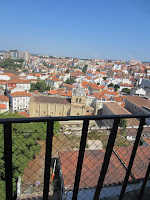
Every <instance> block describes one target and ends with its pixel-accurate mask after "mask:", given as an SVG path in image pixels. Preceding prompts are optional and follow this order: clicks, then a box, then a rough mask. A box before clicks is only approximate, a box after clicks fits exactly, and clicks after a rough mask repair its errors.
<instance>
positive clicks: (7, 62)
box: [0, 58, 24, 71]
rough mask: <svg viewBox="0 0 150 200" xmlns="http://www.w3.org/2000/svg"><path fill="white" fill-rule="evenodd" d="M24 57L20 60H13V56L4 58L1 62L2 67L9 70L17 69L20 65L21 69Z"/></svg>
mask: <svg viewBox="0 0 150 200" xmlns="http://www.w3.org/2000/svg"><path fill="white" fill-rule="evenodd" d="M22 61H24V60H22V59H19V60H13V59H11V58H7V59H4V60H2V62H0V67H2V68H4V69H5V68H6V69H8V70H15V71H16V70H17V67H19V68H20V69H21V68H22V63H23V62H22ZM16 62H17V63H20V64H16Z"/></svg>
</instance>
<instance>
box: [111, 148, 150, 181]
mask: <svg viewBox="0 0 150 200" xmlns="http://www.w3.org/2000/svg"><path fill="white" fill-rule="evenodd" d="M132 148H133V147H131V146H129V147H126V148H124V147H114V149H115V151H116V152H117V154H118V155H119V156H120V158H121V159H122V161H123V162H124V163H125V164H126V165H127V166H128V164H129V160H130V156H131V152H132ZM149 152H150V146H149V145H147V146H138V149H137V152H136V156H135V158H134V162H133V166H132V170H131V172H132V173H133V175H134V176H135V178H136V179H143V178H144V177H145V173H146V170H147V167H148V164H149V158H150V155H149Z"/></svg>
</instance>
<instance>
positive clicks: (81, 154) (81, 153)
mask: <svg viewBox="0 0 150 200" xmlns="http://www.w3.org/2000/svg"><path fill="white" fill-rule="evenodd" d="M88 126H89V120H87V119H85V120H84V122H83V128H82V136H81V141H80V150H79V156H78V163H77V169H76V175H75V183H74V189H73V196H72V199H73V200H77V196H78V190H79V184H80V177H81V171H82V164H83V159H84V152H85V146H86V138H87V132H88Z"/></svg>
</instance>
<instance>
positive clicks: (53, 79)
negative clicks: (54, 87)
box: [51, 76, 62, 81]
mask: <svg viewBox="0 0 150 200" xmlns="http://www.w3.org/2000/svg"><path fill="white" fill-rule="evenodd" d="M51 80H52V81H62V80H61V79H59V78H57V77H56V76H54V77H53V78H52V79H51Z"/></svg>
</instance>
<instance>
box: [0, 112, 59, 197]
mask: <svg viewBox="0 0 150 200" xmlns="http://www.w3.org/2000/svg"><path fill="white" fill-rule="evenodd" d="M20 117H21V118H23V117H22V116H19V115H16V113H15V114H12V113H9V114H0V118H20ZM60 128H61V126H60V124H59V122H54V134H58V130H59V129H60ZM45 139H46V123H44V122H40V123H28V124H26V123H16V124H12V152H13V153H12V161H13V191H14V192H15V190H16V181H17V178H18V176H22V175H23V173H24V170H25V169H26V167H27V164H28V161H30V160H32V159H34V157H35V154H38V153H39V151H40V149H41V146H40V145H39V144H38V143H37V141H38V140H44V141H45ZM0 195H1V197H2V199H5V170H4V130H3V125H0ZM2 195H3V196H2Z"/></svg>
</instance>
